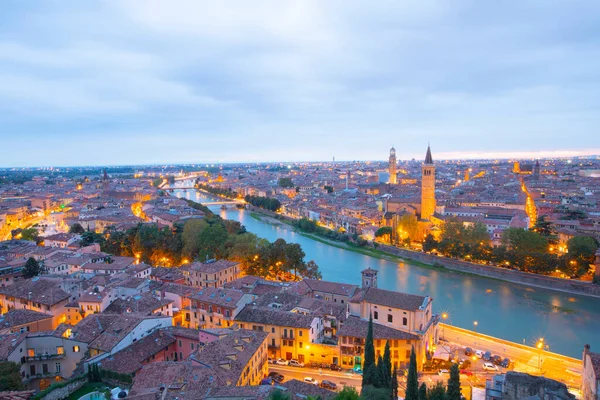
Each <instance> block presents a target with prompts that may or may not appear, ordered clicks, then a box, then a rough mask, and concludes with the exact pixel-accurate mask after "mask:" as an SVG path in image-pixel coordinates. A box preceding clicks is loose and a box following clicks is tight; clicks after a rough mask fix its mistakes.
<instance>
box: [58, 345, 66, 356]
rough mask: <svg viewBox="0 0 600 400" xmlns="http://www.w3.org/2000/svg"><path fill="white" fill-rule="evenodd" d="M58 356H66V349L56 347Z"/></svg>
mask: <svg viewBox="0 0 600 400" xmlns="http://www.w3.org/2000/svg"><path fill="white" fill-rule="evenodd" d="M56 354H65V348H64V347H62V346H56Z"/></svg>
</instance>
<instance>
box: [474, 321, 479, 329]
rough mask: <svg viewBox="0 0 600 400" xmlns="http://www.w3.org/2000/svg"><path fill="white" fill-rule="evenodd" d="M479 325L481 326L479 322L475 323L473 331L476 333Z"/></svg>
mask: <svg viewBox="0 0 600 400" xmlns="http://www.w3.org/2000/svg"><path fill="white" fill-rule="evenodd" d="M477 325H479V322H477V321H473V330H474V331H475V332H477Z"/></svg>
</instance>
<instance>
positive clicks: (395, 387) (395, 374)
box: [392, 367, 398, 400]
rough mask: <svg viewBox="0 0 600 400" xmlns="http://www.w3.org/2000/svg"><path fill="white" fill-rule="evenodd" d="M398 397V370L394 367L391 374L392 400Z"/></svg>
mask: <svg viewBox="0 0 600 400" xmlns="http://www.w3.org/2000/svg"><path fill="white" fill-rule="evenodd" d="M397 398H398V370H397V369H396V367H394V372H393V375H392V400H396V399H397Z"/></svg>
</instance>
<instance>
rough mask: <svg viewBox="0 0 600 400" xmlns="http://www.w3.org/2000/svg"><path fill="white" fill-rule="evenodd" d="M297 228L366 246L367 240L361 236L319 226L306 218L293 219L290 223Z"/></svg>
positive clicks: (326, 237) (327, 237)
mask: <svg viewBox="0 0 600 400" xmlns="http://www.w3.org/2000/svg"><path fill="white" fill-rule="evenodd" d="M292 225H293V226H294V227H296V228H298V229H299V230H301V231H303V232H307V233H313V234H315V235H317V236H321V237H323V238H325V239H331V240H336V241H338V242H344V243H350V244H356V245H358V246H367V245H368V244H369V242H368V241H367V240H365V239H363V238H361V237H360V236H359V235H358V234H349V233H346V232H340V231H335V230H332V229H327V228H324V227H322V226H319V225H318V224H317V223H316V222H315V221H313V220H311V219H308V218H301V219H298V220H295V221H294V222H293V224H292Z"/></svg>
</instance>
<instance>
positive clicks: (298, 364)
mask: <svg viewBox="0 0 600 400" xmlns="http://www.w3.org/2000/svg"><path fill="white" fill-rule="evenodd" d="M288 365H289V366H290V367H304V363H301V362H300V361H298V360H296V359H294V358H292V359H291V360H290V361H288Z"/></svg>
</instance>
